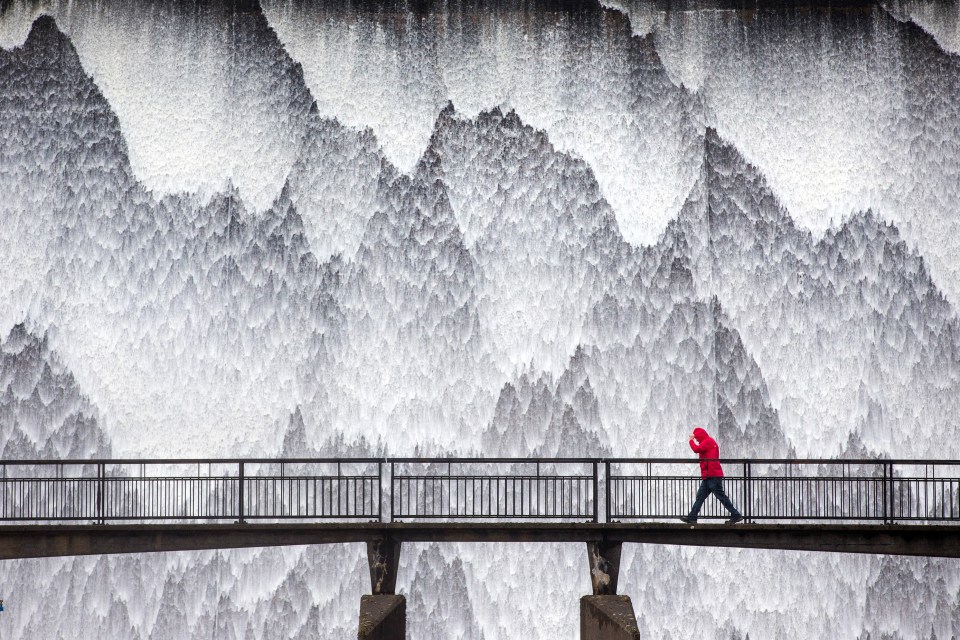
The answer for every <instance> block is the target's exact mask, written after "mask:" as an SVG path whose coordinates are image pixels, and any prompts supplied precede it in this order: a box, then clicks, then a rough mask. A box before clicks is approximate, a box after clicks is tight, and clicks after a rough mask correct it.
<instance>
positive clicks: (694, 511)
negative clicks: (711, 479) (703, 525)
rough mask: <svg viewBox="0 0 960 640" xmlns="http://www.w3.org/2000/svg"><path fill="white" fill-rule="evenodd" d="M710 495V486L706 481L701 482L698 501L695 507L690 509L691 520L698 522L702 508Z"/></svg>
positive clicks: (695, 502) (689, 516)
mask: <svg viewBox="0 0 960 640" xmlns="http://www.w3.org/2000/svg"><path fill="white" fill-rule="evenodd" d="M709 495H710V485H709V484H708V483H707V480H706V479H703V480H701V481H700V488H699V489H697V499H696V501H694V503H693V507H691V508H690V515H688V516H687V519H689V520H696V519H697V515H698V514H699V513H700V507H702V506H703V501H704V500H706V499H707V496H709Z"/></svg>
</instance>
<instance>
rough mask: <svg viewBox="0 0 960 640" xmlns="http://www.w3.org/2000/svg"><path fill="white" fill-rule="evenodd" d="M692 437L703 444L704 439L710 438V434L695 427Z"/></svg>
mask: <svg viewBox="0 0 960 640" xmlns="http://www.w3.org/2000/svg"><path fill="white" fill-rule="evenodd" d="M693 436H694V437H695V438H696V439H697V440H699V441H700V442H703V440H704V439H705V438H708V437H710V434H708V433H707V430H706V429H702V428H700V427H697V428H696V429H694V430H693Z"/></svg>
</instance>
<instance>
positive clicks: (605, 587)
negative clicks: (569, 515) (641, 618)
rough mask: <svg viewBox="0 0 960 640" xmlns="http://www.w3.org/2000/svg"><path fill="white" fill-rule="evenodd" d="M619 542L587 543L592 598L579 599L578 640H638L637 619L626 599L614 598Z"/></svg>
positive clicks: (631, 604)
mask: <svg viewBox="0 0 960 640" xmlns="http://www.w3.org/2000/svg"><path fill="white" fill-rule="evenodd" d="M622 549H623V544H622V543H619V542H608V541H606V540H603V541H600V542H588V543H587V562H588V563H589V565H590V584H591V585H592V587H593V595H592V596H583V597H582V598H580V640H639V638H640V630H639V629H638V628H637V617H636V615H634V613H633V603H632V602H630V598H628V597H627V596H618V595H616V594H617V582H618V580H619V578H620V552H621V550H622Z"/></svg>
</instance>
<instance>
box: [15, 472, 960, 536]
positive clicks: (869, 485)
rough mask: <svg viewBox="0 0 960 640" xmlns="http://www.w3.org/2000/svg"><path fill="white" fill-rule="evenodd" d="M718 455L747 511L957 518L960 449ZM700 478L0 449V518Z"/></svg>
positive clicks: (377, 500) (637, 489)
mask: <svg viewBox="0 0 960 640" xmlns="http://www.w3.org/2000/svg"><path fill="white" fill-rule="evenodd" d="M721 462H722V464H723V466H724V470H725V473H726V477H725V479H724V488H725V490H726V492H727V494H728V495H729V496H730V498H731V499H732V500H733V502H734V504H735V505H736V506H737V507H738V508H739V509H740V511H741V512H742V513H743V514H744V516H745V517H746V518H747V520H748V521H749V522H760V521H776V522H806V521H812V522H816V521H837V522H884V523H896V522H920V521H925V522H960V461H948V460H818V459H808V460H774V459H749V460H747V459H725V460H722V461H721ZM385 472H386V473H385ZM699 485H700V476H699V466H698V464H697V460H696V459H690V458H609V459H593V458H531V459H525V458H394V459H390V460H386V459H382V458H350V459H347V458H343V459H337V458H302V459H292V458H291V459H282V460H281V459H209V460H208V459H191V460H60V461H51V460H22V461H14V460H0V522H6V523H11V522H71V521H72V522H84V523H91V522H92V523H98V524H106V523H109V522H131V521H135V522H145V523H148V522H171V521H176V522H185V523H186V522H217V521H220V522H223V521H226V522H231V521H232V522H238V523H244V522H249V521H261V522H270V521H316V520H339V521H356V520H368V521H372V522H390V521H427V520H429V521H449V522H457V521H464V522H478V521H484V520H486V521H498V522H503V521H507V522H509V521H518V522H522V521H531V520H548V521H556V522H596V523H601V522H629V521H643V520H647V521H657V520H673V519H675V518H679V517H681V516H683V515H686V514H687V513H688V512H689V509H690V506H691V505H692V503H693V501H694V497H695V495H696V492H697V489H698V487H699ZM700 517H701V518H703V519H710V518H725V517H727V514H726V512H725V511H724V510H723V508H722V507H721V506H720V504H719V503H718V501H717V500H716V499H715V498H713V497H710V498H708V499H707V501H706V503H705V504H704V506H703V509H702V511H701V513H700Z"/></svg>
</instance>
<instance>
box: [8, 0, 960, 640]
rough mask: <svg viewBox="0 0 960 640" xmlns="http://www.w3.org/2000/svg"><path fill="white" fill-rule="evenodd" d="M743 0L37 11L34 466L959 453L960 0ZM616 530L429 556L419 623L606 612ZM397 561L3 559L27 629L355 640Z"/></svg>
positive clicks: (698, 627) (655, 634)
mask: <svg viewBox="0 0 960 640" xmlns="http://www.w3.org/2000/svg"><path fill="white" fill-rule="evenodd" d="M708 4H709V6H707V5H704V6H703V7H698V6H696V3H690V4H688V5H686V6H684V8H683V10H680V9H679V8H674V9H672V10H671V9H663V8H662V7H659V6H658V5H657V4H655V3H641V2H626V1H622V2H610V3H609V6H602V5H600V4H599V3H594V2H590V1H587V0H585V1H584V2H582V3H577V4H571V3H555V2H550V1H549V0H542V1H538V2H534V3H519V2H518V3H516V5H515V6H514V5H513V4H511V3H492V4H490V5H489V6H488V5H487V4H486V3H484V2H482V1H479V0H478V1H477V2H453V3H437V4H435V5H431V4H429V3H428V4H427V5H426V6H421V5H420V4H419V3H414V4H413V5H409V6H408V5H407V4H404V3H391V2H383V3H361V4H360V5H353V4H343V3H338V2H324V1H321V0H313V1H309V2H296V3H294V2H281V1H280V0H263V1H262V2H261V3H260V4H257V3H256V2H253V1H252V0H251V1H246V0H232V1H227V0H224V1H222V2H213V3H206V2H196V3H194V2H176V3H174V2H164V1H162V0H149V1H148V0H143V1H141V2H136V3H128V2H121V1H120V0H90V1H89V2H78V1H76V0H62V1H59V0H31V1H27V0H11V1H10V2H0V132H2V134H0V219H2V220H3V224H2V225H0V448H2V455H3V457H4V458H27V457H35V456H50V457H54V456H56V457H84V456H94V455H98V456H100V455H110V454H112V455H117V456H125V457H149V456H162V457H173V456H188V455H189V456H237V455H247V454H251V453H254V452H256V453H257V454H258V455H270V454H275V455H281V454H283V455H297V456H304V455H313V454H324V455H366V454H371V453H378V454H388V455H412V454H414V453H415V452H419V453H426V454H434V453H436V454H446V453H458V454H471V455H472V454H479V455H491V456H492V455H510V456H528V455H535V454H536V455H544V456H554V455H559V456H598V455H605V454H611V453H612V454H615V455H617V456H630V455H663V456H671V457H674V456H683V455H687V454H688V453H689V452H688V450H687V449H686V441H685V436H686V434H687V433H689V430H690V427H691V425H695V424H704V425H708V426H709V425H713V426H714V427H715V428H716V430H717V431H718V432H719V434H720V440H721V444H722V445H723V452H724V455H726V456H730V457H739V456H751V455H756V456H764V457H772V456H783V455H788V454H797V455H801V456H816V457H827V456H837V455H850V456H860V455H871V456H873V455H888V456H893V457H913V456H916V457H921V456H929V457H954V458H955V457H957V456H958V453H960V446H958V444H957V428H956V426H955V425H956V418H957V416H960V320H958V314H957V310H956V308H957V300H958V296H960V260H958V259H957V257H956V256H957V255H960V204H958V203H960V57H958V53H957V52H958V46H957V42H958V38H957V31H956V25H957V24H958V22H960V20H958V11H957V7H956V5H955V4H953V5H949V4H942V3H937V2H921V1H919V0H916V1H914V0H911V1H910V2H890V3H881V5H882V6H867V7H865V8H857V9H856V10H850V9H844V10H831V11H828V10H824V11H820V10H817V11H808V10H804V9H802V8H799V9H797V8H794V9H772V8H771V9H758V10H755V11H751V12H741V11H735V10H732V9H726V8H724V7H723V6H722V3H721V6H718V5H717V3H708ZM708 428H709V427H708ZM583 555H584V552H583V548H582V545H580V544H576V545H555V546H551V547H542V546H541V547H530V546H528V545H524V544H516V545H495V544H474V545H466V544H463V545H443V546H438V545H428V544H418V545H410V546H409V547H406V548H405V551H404V554H403V556H402V560H401V568H400V576H399V583H398V588H399V589H400V590H401V591H403V592H406V593H407V594H408V625H409V636H410V637H411V638H424V639H427V638H429V639H440V638H470V639H480V638H486V639H488V640H490V639H493V638H519V637H528V638H551V639H552V638H573V637H576V635H577V618H576V607H575V602H576V599H577V598H578V597H579V596H580V595H582V594H585V593H587V592H588V590H589V580H588V576H587V566H586V562H585V559H584V557H583ZM365 562H366V560H365V557H364V555H363V549H362V548H361V547H360V546H359V545H343V546H337V547H317V548H313V547H310V548H298V547H294V548H288V549H265V550H245V551H228V552H196V553H193V552H191V553H177V554H165V555H142V556H135V557H134V556H131V557H126V556H110V557H99V558H98V557H93V558H91V557H86V558H75V559H74V558H65V559H50V560H30V561H16V562H4V563H2V564H0V597H5V599H6V601H7V603H8V604H9V606H8V610H7V611H6V612H4V614H3V618H2V619H0V632H2V637H3V638H144V639H146V638H155V639H158V640H159V639H166V638H184V637H195V638H218V639H229V638H255V639H257V640H264V639H269V638H304V639H305V638H316V637H321V638H350V637H354V636H355V633H356V628H355V626H356V620H355V617H356V606H357V602H358V600H359V595H360V594H361V593H362V592H363V591H364V590H365V588H366V580H367V576H366V571H367V568H366V566H365ZM955 568H956V567H955V563H954V562H947V561H941V560H928V559H907V558H895V557H853V556H846V555H839V554H812V553H807V554H803V553H792V552H780V551H747V550H720V549H699V550H697V549H678V548H670V547H659V546H629V545H628V546H627V547H626V548H625V549H624V557H623V564H622V569H621V578H620V582H621V586H620V589H621V591H622V592H623V593H626V594H628V595H630V597H631V598H632V600H633V602H634V606H635V609H636V612H637V616H638V621H639V625H640V630H641V634H642V636H643V637H651V638H689V637H706V638H722V639H724V640H727V639H733V638H739V639H742V638H745V637H747V636H749V637H752V638H797V637H804V638H825V637H836V638H863V639H866V638H874V639H875V638H891V639H892V638H902V639H904V640H906V639H921V638H922V639H924V640H927V639H928V638H931V637H936V638H941V639H943V638H950V637H957V636H960V576H958V574H957V572H956V571H955Z"/></svg>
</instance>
